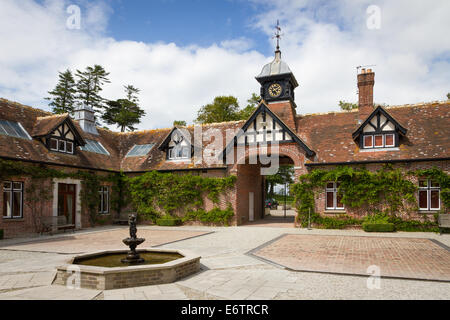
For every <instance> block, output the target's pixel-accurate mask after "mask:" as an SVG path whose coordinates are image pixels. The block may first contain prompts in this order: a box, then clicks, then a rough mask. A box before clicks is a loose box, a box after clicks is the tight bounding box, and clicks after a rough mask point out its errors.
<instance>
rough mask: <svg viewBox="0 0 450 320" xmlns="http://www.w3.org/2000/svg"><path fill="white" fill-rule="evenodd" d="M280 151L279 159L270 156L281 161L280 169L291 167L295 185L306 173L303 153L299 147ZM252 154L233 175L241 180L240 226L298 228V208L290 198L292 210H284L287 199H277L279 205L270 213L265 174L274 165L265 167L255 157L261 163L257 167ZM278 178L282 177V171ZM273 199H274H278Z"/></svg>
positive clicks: (238, 185) (238, 186) (238, 184)
mask: <svg viewBox="0 0 450 320" xmlns="http://www.w3.org/2000/svg"><path fill="white" fill-rule="evenodd" d="M278 149H279V150H278V153H277V154H276V155H275V154H273V155H272V154H271V155H270V156H271V157H274V156H276V157H277V158H278V165H279V167H282V166H290V167H291V168H292V171H293V177H292V182H295V181H296V180H297V178H298V176H299V175H301V173H302V169H303V168H302V165H303V161H304V154H303V152H301V150H300V149H299V148H298V146H297V145H295V144H291V145H289V146H279V148H278ZM251 152H252V151H251V150H250V151H247V152H246V154H245V156H244V159H241V160H240V161H238V163H237V164H236V165H234V166H233V169H232V173H234V174H236V176H237V182H236V223H237V225H252V226H273V227H277V226H280V227H294V222H295V221H294V220H295V206H293V205H292V204H291V201H290V200H291V199H289V197H287V198H286V200H287V202H288V203H287V205H288V207H284V205H285V203H284V201H283V199H281V198H279V197H277V198H278V199H279V200H280V201H278V205H277V206H276V207H272V209H270V208H268V210H266V200H267V199H268V197H269V195H268V194H269V193H270V189H269V190H268V188H267V178H266V175H265V174H263V173H264V169H265V168H267V167H269V166H271V164H263V163H261V161H260V160H259V158H257V157H254V159H255V158H257V159H258V160H257V161H256V163H255V161H253V162H251V161H250V159H251V158H252V154H251ZM256 152H257V151H256ZM253 156H254V155H253ZM276 174H278V169H277V171H276ZM281 193H282V192H281ZM278 194H280V193H278ZM270 196H271V197H273V196H274V195H270ZM289 205H291V207H289ZM285 209H286V210H285Z"/></svg>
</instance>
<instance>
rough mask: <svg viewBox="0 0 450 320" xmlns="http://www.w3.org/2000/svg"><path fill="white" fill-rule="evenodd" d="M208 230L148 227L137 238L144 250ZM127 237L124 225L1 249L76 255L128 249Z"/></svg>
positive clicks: (201, 233) (142, 229) (127, 233)
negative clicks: (143, 239)
mask: <svg viewBox="0 0 450 320" xmlns="http://www.w3.org/2000/svg"><path fill="white" fill-rule="evenodd" d="M207 233H208V232H204V231H190V230H148V229H144V228H140V229H139V231H138V237H140V238H145V242H144V243H143V244H142V245H141V246H140V247H139V248H141V249H143V248H149V247H154V246H159V245H162V244H165V243H171V242H174V241H179V240H184V239H188V238H192V237H196V236H200V235H204V234H207ZM127 237H129V231H128V228H123V229H119V230H111V231H103V232H95V233H88V234H74V235H73V236H64V237H57V236H55V238H52V239H47V240H43V241H34V242H30V243H23V244H17V245H10V246H5V247H2V249H7V250H19V251H34V252H52V253H65V254H75V253H84V252H92V251H98V250H110V249H117V248H123V249H126V247H125V245H124V244H123V243H122V239H124V238H127Z"/></svg>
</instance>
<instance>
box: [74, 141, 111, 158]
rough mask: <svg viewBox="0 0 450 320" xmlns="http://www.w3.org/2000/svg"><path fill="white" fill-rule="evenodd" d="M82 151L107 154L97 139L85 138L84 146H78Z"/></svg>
mask: <svg viewBox="0 0 450 320" xmlns="http://www.w3.org/2000/svg"><path fill="white" fill-rule="evenodd" d="M80 149H81V150H83V151H88V152H94V153H99V154H104V155H107V156H109V155H110V154H109V152H108V150H106V149H105V147H104V146H103V145H102V144H101V143H100V142H98V141H95V140H89V139H86V145H85V146H84V147H80Z"/></svg>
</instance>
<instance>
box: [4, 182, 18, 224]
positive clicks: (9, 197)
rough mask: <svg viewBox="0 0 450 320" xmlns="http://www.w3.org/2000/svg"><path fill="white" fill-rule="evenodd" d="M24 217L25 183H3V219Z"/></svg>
mask: <svg viewBox="0 0 450 320" xmlns="http://www.w3.org/2000/svg"><path fill="white" fill-rule="evenodd" d="M22 217H23V182H14V181H6V182H4V183H3V218H4V219H21V218H22Z"/></svg>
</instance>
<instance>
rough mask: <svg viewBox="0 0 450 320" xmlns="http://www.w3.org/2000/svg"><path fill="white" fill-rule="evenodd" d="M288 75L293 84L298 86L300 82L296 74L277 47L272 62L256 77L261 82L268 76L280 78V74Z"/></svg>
mask: <svg viewBox="0 0 450 320" xmlns="http://www.w3.org/2000/svg"><path fill="white" fill-rule="evenodd" d="M280 75H281V76H282V75H286V76H288V77H289V78H291V81H292V84H293V85H294V87H298V82H297V80H296V79H295V76H294V74H293V73H292V71H291V69H290V68H289V66H288V65H287V63H286V62H284V61H283V60H281V51H280V50H279V49H277V50H276V51H275V59H273V61H272V62H270V63H268V64H266V65H265V66H264V67H263V69H262V71H261V73H260V74H259V75H258V76H257V77H256V80H258V81H259V82H261V81H260V80H263V81H265V80H266V79H268V78H272V77H273V78H279V76H280Z"/></svg>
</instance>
